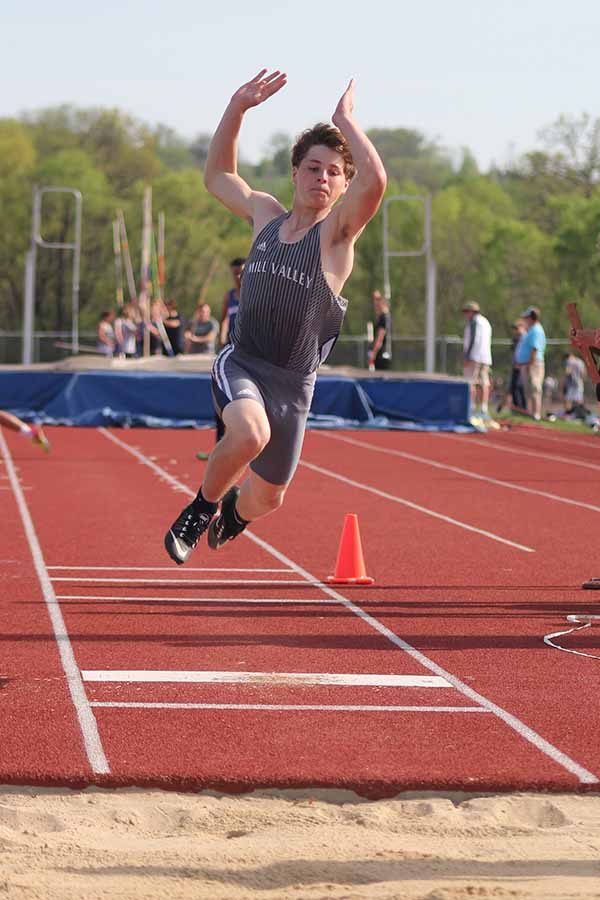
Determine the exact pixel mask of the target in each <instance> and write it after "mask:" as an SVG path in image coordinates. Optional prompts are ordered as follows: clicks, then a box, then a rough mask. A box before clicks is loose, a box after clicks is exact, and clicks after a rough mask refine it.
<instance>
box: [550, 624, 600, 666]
mask: <svg viewBox="0 0 600 900" xmlns="http://www.w3.org/2000/svg"><path fill="white" fill-rule="evenodd" d="M567 622H573V627H572V628H568V629H567V630H566V631H555V632H554V634H546V635H544V643H545V644H548V646H550V647H554V648H555V649H556V650H562V651H563V653H573V654H575V656H587V657H589V658H590V659H600V656H597V655H596V654H595V653H584V652H583V650H570V649H569V648H568V647H561V645H560V644H557V643H555V642H554V641H553V640H552V638H559V637H564V636H565V635H567V634H574V633H575V632H576V631H582V629H584V628H591V626H592V625H597V624H600V616H594V615H588V613H577V614H573V615H570V616H567Z"/></svg>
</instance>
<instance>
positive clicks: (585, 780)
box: [98, 428, 600, 784]
mask: <svg viewBox="0 0 600 900" xmlns="http://www.w3.org/2000/svg"><path fill="white" fill-rule="evenodd" d="M98 431H99V432H100V433H101V434H103V435H104V436H105V437H107V438H109V439H110V440H112V441H113V442H114V443H115V444H117V446H119V447H121V448H122V449H123V450H125V451H126V452H127V453H130V454H131V455H132V456H134V457H135V458H136V459H138V460H139V461H140V462H141V463H143V464H144V465H148V466H149V467H150V468H152V469H154V470H155V471H157V473H158V474H159V476H161V477H162V476H163V475H166V474H168V473H165V472H164V471H163V470H162V469H160V468H159V467H158V466H156V464H155V463H152V462H151V461H150V460H148V459H147V458H146V457H145V456H144V455H143V454H142V453H140V451H139V450H136V449H134V448H133V447H130V446H129V444H127V443H125V441H121V440H120V439H119V438H116V437H114V435H112V434H110V432H108V431H106V429H105V428H99V429H98ZM168 479H170V480H172V482H174V483H175V486H177V487H178V488H179V489H180V490H181V491H182V492H183V493H186V494H188V496H191V497H193V496H194V492H193V491H192V490H190V488H189V487H187V486H186V485H184V484H183V483H182V482H180V481H177V480H176V479H175V478H173V476H172V475H169V476H168ZM242 534H243V535H244V536H245V537H246V538H247V539H248V540H251V541H252V542H253V543H255V544H257V545H258V546H259V547H262V548H263V549H264V550H266V551H267V553H269V554H270V555H271V556H273V557H274V558H275V559H276V560H277V561H278V562H280V563H281V564H282V565H285V566H289V567H290V568H291V569H293V570H294V572H296V573H297V574H298V575H300V576H301V577H302V578H304V579H306V580H307V581H311V582H314V576H313V575H311V574H310V573H309V572H308V571H307V570H306V569H304V568H302V566H300V565H298V563H296V562H294V561H293V560H291V559H290V558H289V557H288V556H286V555H285V554H284V553H281V551H279V550H277V549H276V548H275V547H273V546H272V545H271V544H268V543H267V542H266V541H263V540H262V538H259V537H258V536H257V535H256V534H254V533H253V532H251V531H244V532H242ZM319 590H321V591H322V592H323V593H324V594H326V595H327V596H328V597H333V599H334V600H338V601H339V602H340V603H341V604H342V605H343V606H345V607H346V609H347V610H349V611H350V612H352V613H354V615H356V616H358V618H359V619H362V621H363V622H364V623H365V624H366V625H368V626H369V627H370V628H372V629H373V630H374V631H377V632H378V633H379V634H381V635H382V636H383V637H385V638H386V639H387V640H388V641H389V642H390V643H391V644H393V645H394V646H395V647H398V649H400V650H404V652H405V653H408V655H409V656H410V657H411V658H412V659H414V660H415V661H416V662H419V663H421V665H422V666H423V667H424V668H425V669H428V670H429V671H430V672H433V673H435V674H436V675H440V676H441V677H442V678H445V679H446V680H447V681H449V682H450V684H452V685H453V686H454V687H455V688H456V690H457V691H459V693H461V694H463V696H465V697H468V698H469V699H470V700H473V701H474V702H475V703H477V704H479V705H480V706H481V707H483V709H485V710H487V711H488V712H491V713H493V714H494V715H495V716H497V718H498V719H500V721H501V722H504V724H505V725H506V726H507V727H508V728H510V729H512V731H514V732H515V734H517V735H518V736H519V737H520V738H522V739H523V740H524V741H527V742H528V743H530V744H531V745H532V747H534V748H535V749H536V750H538V751H539V752H540V753H542V754H543V755H544V756H547V757H548V759H551V760H552V761H553V762H555V763H556V764H557V765H558V766H560V767H561V768H563V769H565V770H566V771H567V772H570V773H571V774H572V775H574V776H575V777H576V778H578V779H579V781H580V782H581V783H582V784H598V782H599V781H600V779H599V778H598V777H597V776H596V775H594V773H593V772H590V771H589V770H588V769H586V768H585V767H584V766H581V765H580V764H579V763H578V762H576V761H575V760H574V759H572V758H571V757H570V756H568V755H567V754H566V753H563V751H562V750H559V749H558V747H555V746H554V744H551V743H550V741H547V740H546V739H545V738H543V737H542V736H541V735H540V734H538V732H537V731H534V730H533V728H530V727H529V726H528V725H526V724H525V723H524V722H522V721H521V720H520V719H518V718H517V717H516V716H513V715H512V714H511V713H509V712H508V711H507V710H505V709H503V708H502V707H501V706H498V704H496V703H493V702H492V701H491V700H488V699H487V697H484V696H483V694H479V693H478V692H477V691H475V690H474V689H473V688H471V687H469V685H467V684H465V683H464V682H463V681H461V680H460V679H459V678H457V677H456V676H455V675H452V674H451V673H450V672H448V671H446V669H444V668H442V666H439V665H438V664H437V663H436V662H434V661H433V660H432V659H429V657H428V656H425V654H424V653H421V651H420V650H417V649H416V647H413V646H412V644H409V643H408V642H407V641H405V640H404V639H403V638H401V637H399V636H398V635H397V634H395V633H394V632H393V631H391V629H389V628H387V626H385V625H384V624H383V622H380V621H379V619H376V618H375V617H374V616H372V615H371V614H370V613H368V612H365V611H364V610H363V609H361V607H360V606H357V605H356V604H355V603H353V602H352V601H351V600H348V599H347V598H346V597H344V596H343V594H340V593H339V591H336V590H334V589H333V588H332V587H330V586H329V585H326V584H322V583H321V584H320V585H319Z"/></svg>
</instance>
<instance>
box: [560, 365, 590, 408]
mask: <svg viewBox="0 0 600 900" xmlns="http://www.w3.org/2000/svg"><path fill="white" fill-rule="evenodd" d="M563 362H564V375H563V379H562V395H563V402H564V407H565V413H567V415H569V414H572V413H574V412H575V411H576V410H577V408H582V407H583V389H584V384H585V363H584V361H583V360H582V359H581V358H580V357H579V356H575V354H574V353H572V352H569V353H565V355H564V357H563Z"/></svg>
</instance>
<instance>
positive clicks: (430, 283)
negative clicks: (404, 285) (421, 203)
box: [425, 194, 436, 373]
mask: <svg viewBox="0 0 600 900" xmlns="http://www.w3.org/2000/svg"><path fill="white" fill-rule="evenodd" d="M435 287H436V271H435V262H434V260H433V257H432V254H431V194H427V196H426V198H425V371H426V372H427V373H432V372H435Z"/></svg>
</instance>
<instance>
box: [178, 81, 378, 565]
mask: <svg viewBox="0 0 600 900" xmlns="http://www.w3.org/2000/svg"><path fill="white" fill-rule="evenodd" d="M286 80H287V78H286V75H285V74H284V73H281V72H278V71H277V72H273V73H271V74H268V73H267V70H266V69H263V70H261V71H260V72H259V73H258V75H256V76H255V77H254V78H253V79H252V80H251V81H249V82H248V83H247V84H244V85H242V87H240V88H239V89H238V90H237V91H236V92H235V94H234V95H233V97H232V98H231V101H230V103H229V104H228V106H227V108H226V110H225V113H224V115H223V118H222V119H221V122H220V123H219V126H218V128H217V130H216V132H215V135H214V137H213V139H212V142H211V145H210V149H209V153H208V158H207V161H206V167H205V171H204V181H205V184H206V186H207V188H208V190H209V191H210V192H211V193H212V194H214V195H215V197H217V198H218V199H219V200H220V201H221V202H222V203H223V204H224V205H225V206H226V207H227V208H228V209H230V210H231V211H232V212H234V213H236V214H237V215H239V216H241V217H242V218H244V219H246V220H247V221H248V222H250V224H251V225H252V229H253V244H252V248H251V251H250V255H249V257H248V258H247V260H246V264H245V268H244V277H243V280H242V284H241V296H240V306H239V311H238V315H237V319H236V323H235V328H234V333H233V336H232V343H230V344H228V345H227V346H226V347H225V348H224V349H223V350H222V351H221V353H220V354H219V356H218V357H217V359H216V360H215V363H214V366H213V371H212V390H213V395H214V400H215V405H216V407H217V410H218V412H219V413H220V415H221V416H222V418H223V422H224V424H225V435H224V437H223V438H222V440H221V441H219V443H218V444H217V445H216V446H215V448H214V449H213V451H212V452H211V454H210V456H209V459H208V464H207V467H206V473H205V476H204V481H203V482H202V485H201V487H200V490H199V491H198V494H197V496H196V498H195V500H194V501H193V502H192V503H191V504H190V505H189V506H186V507H185V509H184V510H183V511H182V512H181V514H180V515H179V516H178V517H177V519H176V520H175V522H174V523H173V525H172V526H171V528H170V529H169V531H168V532H167V534H166V536H165V546H166V549H167V552H168V553H169V556H170V557H171V558H172V559H173V560H174V561H175V562H176V563H178V564H180V563H184V562H185V561H186V560H187V559H188V558H189V556H190V554H191V552H192V550H193V549H194V548H195V547H196V545H197V543H198V539H199V538H200V536H201V535H202V533H203V532H204V531H206V529H207V528H208V543H209V546H210V547H212V548H213V549H217V548H219V547H221V546H222V545H223V544H224V543H225V542H226V541H228V540H231V539H232V538H234V537H236V536H237V535H238V534H240V532H242V531H243V530H244V528H245V527H246V526H247V525H248V524H249V523H250V522H252V521H254V520H255V519H258V518H259V517H260V516H264V515H266V514H267V513H269V512H271V511H273V510H275V509H277V507H279V506H280V505H281V503H282V501H283V498H284V495H285V492H286V489H287V487H288V485H289V483H290V480H291V478H292V476H293V474H294V471H295V469H296V466H297V464H298V459H299V456H300V451H301V448H302V441H303V437H304V429H305V425H306V419H307V416H308V411H309V408H310V403H311V399H312V394H313V389H314V384H315V379H316V370H317V368H318V366H319V365H320V363H322V362H323V361H324V360H325V359H326V357H327V355H328V353H329V352H330V350H331V348H332V347H333V345H334V343H335V341H336V339H337V337H338V335H339V333H340V329H341V326H342V320H343V318H344V313H345V311H346V306H347V301H346V300H344V298H343V297H342V296H341V291H342V288H343V286H344V283H345V281H346V279H347V278H348V277H349V275H350V273H351V271H352V265H353V261H354V243H355V241H356V239H357V238H358V237H359V235H360V234H361V232H362V230H363V228H364V227H365V225H366V224H367V222H368V221H369V220H370V219H371V218H372V217H373V216H374V215H375V213H376V212H377V210H378V208H379V205H380V203H381V200H382V197H383V194H384V191H385V187H386V174H385V170H384V167H383V164H382V162H381V160H380V158H379V156H378V154H377V151H376V150H375V148H374V146H373V144H372V143H371V142H370V140H369V139H368V138H367V136H366V134H365V133H364V132H363V131H362V129H361V128H360V127H359V125H358V124H357V122H356V120H355V118H354V115H353V97H354V83H353V81H351V82H350V84H349V85H348V87H347V88H346V90H345V91H344V93H343V95H342V97H341V99H340V101H339V103H338V105H337V107H336V109H335V112H334V114H333V117H332V122H333V125H329V124H319V125H315V126H314V127H313V128H311V129H309V130H307V131H305V132H304V133H303V134H302V135H300V137H299V139H298V140H297V142H296V144H295V146H294V147H293V150H292V159H291V162H292V180H293V182H294V188H295V191H294V200H293V204H292V208H291V210H290V211H287V210H286V209H285V208H284V207H283V206H282V205H281V203H279V201H278V200H276V199H275V198H274V197H272V196H270V195H269V194H265V193H262V192H260V191H254V190H252V189H251V188H250V187H249V186H248V184H247V183H246V182H245V181H244V180H243V178H241V177H240V176H239V175H238V172H237V142H238V134H239V131H240V128H241V124H242V120H243V117H244V115H245V113H246V112H247V111H248V110H249V109H251V108H252V107H254V106H258V105H259V104H261V103H263V102H264V101H265V100H267V99H268V98H269V97H271V96H272V95H273V94H275V93H277V91H279V90H281V88H283V86H284V85H285V84H286ZM338 201H339V202H338ZM247 466H249V468H250V471H249V473H248V476H247V477H246V479H245V480H244V482H243V484H242V486H241V489H240V488H238V487H237V482H238V481H239V480H240V478H241V477H242V475H243V473H244V471H245V469H246V467H247ZM219 503H220V511H219V514H218V515H216V513H217V510H218V507H219Z"/></svg>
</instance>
